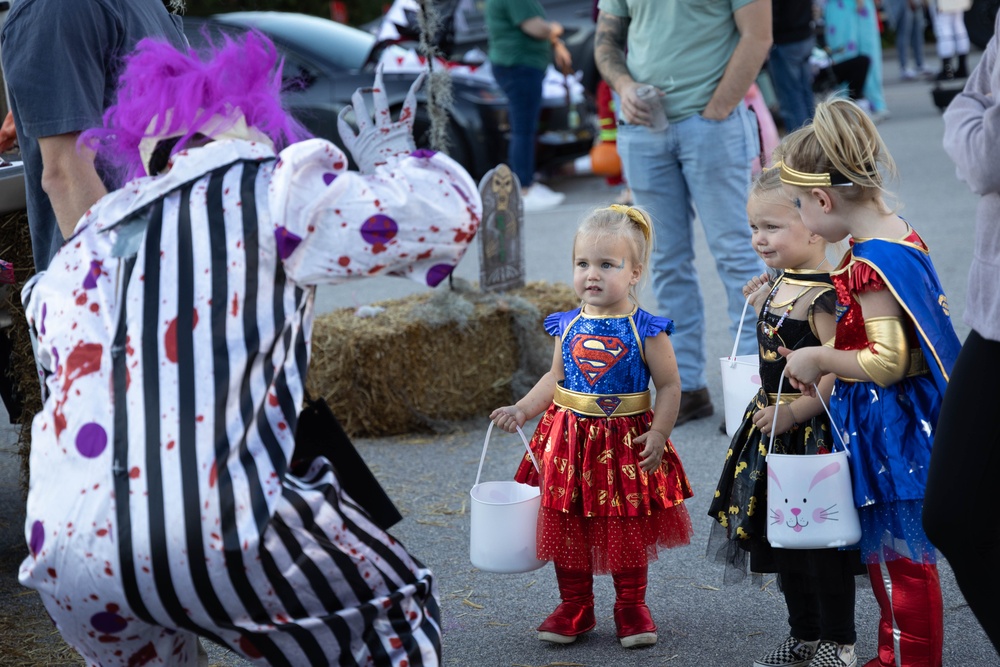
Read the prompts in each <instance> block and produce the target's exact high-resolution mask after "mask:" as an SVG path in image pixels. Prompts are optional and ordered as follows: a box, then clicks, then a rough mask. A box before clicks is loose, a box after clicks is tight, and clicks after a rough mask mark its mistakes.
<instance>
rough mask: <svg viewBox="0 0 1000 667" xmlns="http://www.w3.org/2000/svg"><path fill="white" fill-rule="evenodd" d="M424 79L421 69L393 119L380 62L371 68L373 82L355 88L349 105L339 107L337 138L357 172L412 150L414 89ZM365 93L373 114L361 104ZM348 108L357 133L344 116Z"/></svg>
mask: <svg viewBox="0 0 1000 667" xmlns="http://www.w3.org/2000/svg"><path fill="white" fill-rule="evenodd" d="M425 78H426V72H423V73H421V74H420V76H418V77H417V80H416V81H414V82H413V85H411V86H410V91H409V92H408V93H406V99H404V100H403V108H402V109H401V110H400V112H399V118H398V119H397V120H396V121H395V122H394V121H393V120H392V116H391V115H390V113H389V100H388V99H387V97H386V94H385V86H384V85H383V83H382V66H381V65H380V66H379V67H378V69H377V70H375V85H374V86H373V87H371V88H358V89H357V90H356V91H354V94H353V95H352V96H351V104H350V105H349V106H346V107H344V108H343V109H341V110H340V114H338V116H337V129H338V130H339V131H340V139H341V141H343V142H344V146H345V147H346V148H347V150H349V151H350V152H351V155H352V156H353V157H354V161H355V162H356V163H357V165H358V169H359V170H360V171H361V173H363V174H369V173H371V172H373V171H374V170H375V167H378V166H379V165H383V164H385V163H386V162H388V160H389V158H391V157H393V156H396V155H400V154H401V153H412V152H413V151H414V150H416V144H415V143H414V141H413V118H414V115H415V114H416V109H417V90H419V89H420V86H421V85H423V83H424V79H425ZM369 92H370V93H371V95H372V104H373V105H374V107H375V108H374V110H373V112H374V113H373V114H370V113H369V112H368V107H367V105H366V104H365V94H366V93H369ZM352 108H353V109H354V119H355V122H356V123H357V125H358V131H357V133H355V132H354V128H352V127H351V125H350V123H348V122H347V120H346V118H345V116H346V115H347V113H348V112H349V111H350V110H351V109H352Z"/></svg>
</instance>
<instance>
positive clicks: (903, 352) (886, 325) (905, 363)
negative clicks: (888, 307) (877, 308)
mask: <svg viewBox="0 0 1000 667" xmlns="http://www.w3.org/2000/svg"><path fill="white" fill-rule="evenodd" d="M865 333H866V334H867V335H868V341H869V343H870V345H869V346H868V347H864V348H862V349H860V350H858V364H859V365H860V366H861V370H863V371H864V372H865V373H866V374H867V375H868V377H870V378H871V379H872V380H873V381H874V382H875V384H877V385H878V386H880V387H888V386H891V385H894V384H896V383H897V382H899V381H900V380H902V379H903V378H905V377H906V374H907V372H908V371H909V370H910V343H909V341H907V339H906V327H905V326H904V325H903V320H902V318H899V317H872V318H870V319H867V320H865ZM872 348H874V350H873V349H872Z"/></svg>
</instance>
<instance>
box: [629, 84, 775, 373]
mask: <svg viewBox="0 0 1000 667" xmlns="http://www.w3.org/2000/svg"><path fill="white" fill-rule="evenodd" d="M759 152H760V139H759V136H758V133H757V121H756V119H755V118H754V115H753V113H751V112H750V111H749V110H748V109H747V108H746V106H744V105H743V103H742V102H741V103H740V104H739V105H738V106H737V107H736V109H735V110H734V111H733V112H732V113H731V114H730V115H729V117H728V118H726V119H725V120H722V121H715V120H707V119H705V118H702V117H701V116H700V115H695V116H691V117H690V118H685V119H684V120H682V121H679V122H677V123H671V124H670V126H669V127H668V128H667V129H666V130H665V131H663V132H651V131H650V130H649V128H647V127H645V126H642V125H629V124H624V125H620V126H619V127H618V153H619V155H620V156H621V159H622V164H623V166H624V170H625V178H626V180H627V181H628V184H629V186H630V187H631V188H632V195H633V197H634V199H635V203H636V204H637V205H638V206H642V207H643V208H645V209H646V210H647V211H648V212H649V214H650V215H651V216H652V218H653V225H654V229H655V231H656V241H655V243H654V244H653V253H652V258H651V264H652V266H651V272H650V273H651V274H652V286H653V291H654V293H655V295H656V301H657V307H658V309H659V312H658V314H659V315H662V316H664V317H669V318H671V319H673V321H674V325H675V330H674V334H673V335H672V336H671V338H670V340H671V342H672V343H673V346H674V352H675V354H676V356H677V367H678V369H679V370H680V376H681V389H682V390H683V391H693V390H696V389H701V388H703V387H705V386H706V385H707V380H706V377H705V307H704V303H703V300H702V296H701V285H700V284H699V281H698V272H697V271H696V270H695V266H694V220H695V212H696V211H697V216H698V218H699V219H700V220H701V224H702V227H704V229H705V236H706V237H707V239H708V244H709V248H710V249H711V252H712V255H713V257H714V258H715V266H716V269H717V270H718V272H719V277H720V278H721V279H722V283H723V286H724V287H725V290H726V298H727V300H728V314H729V332H730V335H731V336H735V335H736V332H737V331H738V330H739V329H740V314H741V312H742V311H743V304H744V301H745V300H744V298H743V285H745V284H746V282H747V280H749V279H750V278H751V277H753V276H755V275H760V273H762V272H763V271H764V264H763V262H761V260H760V259H759V258H758V257H757V254H756V253H755V252H754V251H753V248H752V247H751V245H750V224H749V222H748V220H747V212H746V201H747V192H748V190H749V186H750V160H751V159H753V158H754V157H755V156H757V155H758V154H759ZM749 312H750V314H751V315H752V311H749ZM713 326H721V323H713ZM754 327H755V322H754V318H753V317H751V316H750V315H748V316H747V318H746V321H745V322H743V324H742V335H741V336H740V347H739V350H738V353H739V354H756V352H757V338H756V335H755V328H754ZM730 340H732V339H730ZM731 350H732V348H731V347H728V348H726V349H720V350H712V356H713V358H717V357H723V356H727V355H728V354H729V353H730V352H731Z"/></svg>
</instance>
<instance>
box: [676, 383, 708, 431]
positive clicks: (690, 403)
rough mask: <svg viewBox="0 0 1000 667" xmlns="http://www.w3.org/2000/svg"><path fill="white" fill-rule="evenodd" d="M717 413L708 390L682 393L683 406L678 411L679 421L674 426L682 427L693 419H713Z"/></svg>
mask: <svg viewBox="0 0 1000 667" xmlns="http://www.w3.org/2000/svg"><path fill="white" fill-rule="evenodd" d="M714 413H715V409H714V408H713V407H712V399H711V397H710V396H709V395H708V389H695V390H694V391H682V392H681V406H680V409H679V410H678V411H677V421H675V422H674V426H680V425H681V424H684V423H687V422H689V421H691V420H693V419H701V418H703V417H711V416H712V415H713V414H714Z"/></svg>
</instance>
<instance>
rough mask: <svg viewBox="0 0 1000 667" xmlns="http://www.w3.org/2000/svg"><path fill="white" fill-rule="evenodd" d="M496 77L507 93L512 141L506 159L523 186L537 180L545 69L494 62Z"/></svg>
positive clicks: (494, 76)
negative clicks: (536, 165) (539, 121)
mask: <svg viewBox="0 0 1000 667" xmlns="http://www.w3.org/2000/svg"><path fill="white" fill-rule="evenodd" d="M493 78H494V79H496V82H497V83H498V84H499V85H500V87H501V88H502V89H503V92H504V94H506V95H507V116H508V120H509V121H510V143H509V144H508V146H507V162H508V166H509V167H510V168H511V171H513V172H514V173H515V174H517V178H518V180H520V181H521V187H522V188H526V187H528V186H529V185H531V183H532V181H533V180H534V179H535V138H536V135H537V134H538V114H539V113H541V111H542V80H543V79H545V70H540V69H537V68H535V67H527V66H525V65H513V66H510V67H508V66H505V65H493Z"/></svg>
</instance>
